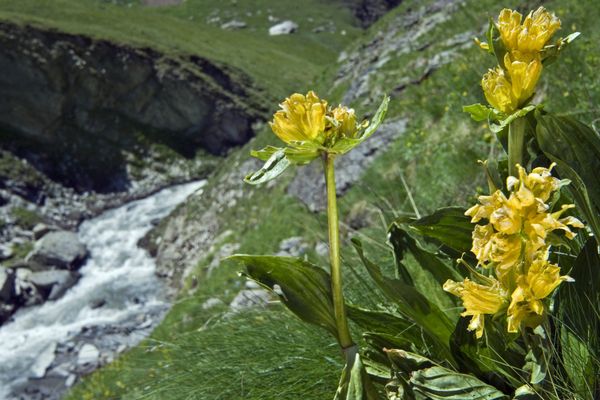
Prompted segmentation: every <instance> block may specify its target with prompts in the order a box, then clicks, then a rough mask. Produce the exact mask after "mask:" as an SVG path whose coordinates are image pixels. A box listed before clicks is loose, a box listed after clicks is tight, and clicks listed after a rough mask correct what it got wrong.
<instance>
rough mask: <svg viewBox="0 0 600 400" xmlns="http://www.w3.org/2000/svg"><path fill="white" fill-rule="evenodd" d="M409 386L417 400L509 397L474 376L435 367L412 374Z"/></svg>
mask: <svg viewBox="0 0 600 400" xmlns="http://www.w3.org/2000/svg"><path fill="white" fill-rule="evenodd" d="M409 384H410V385H411V387H412V389H413V391H414V392H415V394H416V395H421V396H422V397H419V396H417V397H416V398H417V399H431V400H508V396H506V395H505V394H504V393H502V392H501V391H499V390H498V389H496V388H495V387H493V386H490V385H488V384H486V383H484V382H482V381H480V380H479V379H477V378H476V377H474V376H472V375H466V374H460V373H458V372H454V371H452V370H449V369H447V368H444V367H440V366H433V367H431V368H425V369H420V370H418V371H415V372H413V373H412V376H411V378H410V381H409Z"/></svg>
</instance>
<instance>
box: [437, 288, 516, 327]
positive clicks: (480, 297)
mask: <svg viewBox="0 0 600 400" xmlns="http://www.w3.org/2000/svg"><path fill="white" fill-rule="evenodd" d="M443 288H444V290H445V291H447V292H449V293H452V294H453V295H455V296H458V297H460V298H461V299H462V301H463V306H464V307H465V311H464V312H463V313H462V314H461V315H462V316H463V317H465V316H471V317H472V318H471V321H470V323H469V327H468V330H470V331H475V336H476V337H477V338H480V337H481V336H483V328H484V316H485V314H488V315H494V314H496V313H498V312H500V311H501V310H502V309H503V308H505V307H506V304H508V300H507V293H506V292H505V291H504V290H503V289H502V287H501V286H500V283H499V282H498V281H495V282H493V283H492V284H491V285H489V286H486V285H480V284H478V283H475V282H473V281H471V280H469V279H468V278H467V279H465V280H464V281H463V282H454V281H452V280H447V281H446V283H444V286H443Z"/></svg>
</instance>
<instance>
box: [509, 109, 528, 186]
mask: <svg viewBox="0 0 600 400" xmlns="http://www.w3.org/2000/svg"><path fill="white" fill-rule="evenodd" d="M526 122H527V121H525V118H524V117H520V118H517V119H515V120H514V121H513V122H511V123H510V125H509V126H508V174H509V175H510V176H514V177H518V176H519V172H518V171H517V167H516V165H517V164H519V165H520V166H523V152H524V147H525V124H526Z"/></svg>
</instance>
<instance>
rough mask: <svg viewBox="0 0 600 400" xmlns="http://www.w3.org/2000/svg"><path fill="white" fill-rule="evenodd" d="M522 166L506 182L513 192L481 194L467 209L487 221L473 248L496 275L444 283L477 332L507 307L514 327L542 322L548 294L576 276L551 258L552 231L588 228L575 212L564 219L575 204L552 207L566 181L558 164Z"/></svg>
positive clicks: (569, 234) (514, 329) (476, 231)
mask: <svg viewBox="0 0 600 400" xmlns="http://www.w3.org/2000/svg"><path fill="white" fill-rule="evenodd" d="M517 168H518V171H519V176H518V177H513V176H511V177H508V179H507V182H506V186H507V189H508V191H509V196H508V197H507V196H506V195H505V194H504V193H503V192H502V191H500V190H497V191H496V192H494V193H493V194H491V195H489V196H480V197H479V204H477V205H475V206H473V207H471V208H470V209H469V210H467V212H466V213H465V214H466V215H468V216H470V217H471V222H473V223H477V222H480V221H482V220H485V221H486V222H487V224H485V225H476V226H475V229H474V230H473V246H472V249H471V251H472V252H473V254H475V256H476V257H477V260H478V262H479V265H480V266H481V267H482V268H485V269H492V270H493V277H488V276H485V275H483V274H481V275H479V278H480V279H481V280H482V282H483V283H484V284H483V285H481V284H477V283H474V282H472V281H470V280H468V279H467V280H465V281H464V282H460V283H457V282H453V281H447V282H446V283H445V284H444V290H446V291H448V292H450V293H452V294H454V295H456V296H459V297H461V299H462V300H463V305H464V306H465V308H466V311H465V312H464V313H463V314H462V315H463V316H467V315H469V316H472V319H471V324H470V325H469V329H470V330H474V331H476V335H477V337H481V336H482V334H483V317H484V315H485V314H489V315H495V314H498V313H501V312H506V314H507V322H508V331H509V332H517V331H518V330H519V329H520V328H521V327H523V326H526V327H535V326H537V325H539V324H540V322H541V320H542V318H543V316H544V313H545V306H544V304H543V299H545V298H546V297H548V296H549V295H550V294H551V293H552V291H553V290H554V289H555V288H556V287H557V286H558V285H559V284H560V283H561V282H563V281H565V280H568V279H570V278H569V277H567V276H560V268H559V267H558V266H557V265H554V264H551V263H550V262H549V261H548V256H549V248H550V245H549V244H548V242H547V237H548V234H549V233H550V232H552V231H555V230H562V231H563V232H564V234H565V237H567V238H568V239H573V238H574V237H575V233H573V232H572V231H571V229H570V228H569V226H571V227H575V228H582V227H583V224H582V223H581V222H580V221H579V220H577V219H576V218H574V217H570V216H569V217H564V218H561V214H562V213H563V212H564V211H565V210H567V209H569V208H571V207H573V206H572V205H563V206H562V208H561V210H560V211H557V212H554V213H551V212H549V211H548V210H549V206H548V204H547V203H548V201H549V200H550V198H551V196H552V194H553V193H554V192H555V191H556V190H558V188H559V186H560V181H559V180H558V179H556V178H554V177H553V176H552V174H551V169H552V167H550V169H548V168H535V169H534V170H533V171H532V172H531V173H529V174H527V173H526V171H525V169H524V168H523V167H521V166H520V165H517Z"/></svg>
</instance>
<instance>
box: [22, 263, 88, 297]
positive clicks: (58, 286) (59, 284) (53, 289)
mask: <svg viewBox="0 0 600 400" xmlns="http://www.w3.org/2000/svg"><path fill="white" fill-rule="evenodd" d="M80 277H81V275H80V274H79V273H78V272H76V271H67V270H50V271H40V272H33V273H31V274H30V275H29V276H28V277H27V280H28V281H29V282H31V283H33V284H34V285H35V286H36V287H37V288H38V290H39V291H40V292H41V293H44V294H46V295H47V299H48V300H56V299H58V298H59V297H61V296H62V295H63V294H65V292H66V291H67V290H68V289H69V288H71V287H72V286H73V285H75V283H77V281H78V280H79V278H80Z"/></svg>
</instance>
